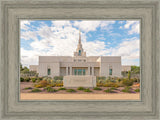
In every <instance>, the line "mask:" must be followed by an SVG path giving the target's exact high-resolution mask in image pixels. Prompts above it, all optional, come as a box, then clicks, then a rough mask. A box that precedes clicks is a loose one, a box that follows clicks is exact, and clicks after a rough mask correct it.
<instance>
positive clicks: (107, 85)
mask: <svg viewBox="0 0 160 120" xmlns="http://www.w3.org/2000/svg"><path fill="white" fill-rule="evenodd" d="M104 87H119V86H118V84H117V83H114V82H108V83H106V84H105V85H104Z"/></svg>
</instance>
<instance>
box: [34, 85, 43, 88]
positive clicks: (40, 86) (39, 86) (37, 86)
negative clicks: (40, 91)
mask: <svg viewBox="0 0 160 120" xmlns="http://www.w3.org/2000/svg"><path fill="white" fill-rule="evenodd" d="M34 87H36V88H42V87H43V86H42V85H41V84H35V85H34Z"/></svg>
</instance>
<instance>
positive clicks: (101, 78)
mask: <svg viewBox="0 0 160 120" xmlns="http://www.w3.org/2000/svg"><path fill="white" fill-rule="evenodd" d="M96 79H97V80H105V79H106V77H105V76H101V77H100V76H98V77H97V78H96Z"/></svg>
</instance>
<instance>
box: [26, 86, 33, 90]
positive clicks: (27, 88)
mask: <svg viewBox="0 0 160 120" xmlns="http://www.w3.org/2000/svg"><path fill="white" fill-rule="evenodd" d="M24 89H25V90H29V89H32V87H26V88H24Z"/></svg>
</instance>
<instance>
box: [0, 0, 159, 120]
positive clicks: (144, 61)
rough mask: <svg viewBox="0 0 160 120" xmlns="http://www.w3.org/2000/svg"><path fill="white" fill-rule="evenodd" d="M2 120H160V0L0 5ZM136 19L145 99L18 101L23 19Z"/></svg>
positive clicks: (19, 0) (18, 0)
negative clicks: (139, 29)
mask: <svg viewBox="0 0 160 120" xmlns="http://www.w3.org/2000/svg"><path fill="white" fill-rule="evenodd" d="M0 1H1V4H0V5H1V6H0V7H1V11H0V17H1V19H0V20H1V24H0V25H1V26H0V27H1V32H0V50H1V52H0V55H1V57H0V82H1V92H0V93H1V94H0V97H1V103H0V106H1V114H0V118H1V120H5V119H12V120H14V119H15V120H17V119H55V120H58V119H71V120H72V119H73V120H76V119H79V120H80V119H86V120H89V119H135V120H136V119H157V120H158V119H159V118H160V117H159V114H160V112H159V97H160V92H159V91H158V90H159V87H160V84H159V79H160V77H159V67H160V66H159V60H160V59H159V54H158V53H159V52H160V51H159V47H160V42H159V14H160V12H159V6H160V1H159V0H136V1H134V0H85V1H81V0H67V1H66V0H45V1H42V0H28V1H27V0H0ZM21 19H87V20H88V19H99V20H104V19H136V20H140V21H141V45H140V48H141V50H140V51H141V52H140V60H141V62H140V64H141V99H140V100H137V101H113V100H110V101H107V100H106V101H104V100H103V101H100V100H99V101H93V100H88V101H80V100H76V101H65V100H59V101H58V100H57V101H42V100H40V101H20V100H19V62H20V61H19V60H20V55H19V53H20V52H19V50H20V44H19V43H20V40H19V20H21Z"/></svg>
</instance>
